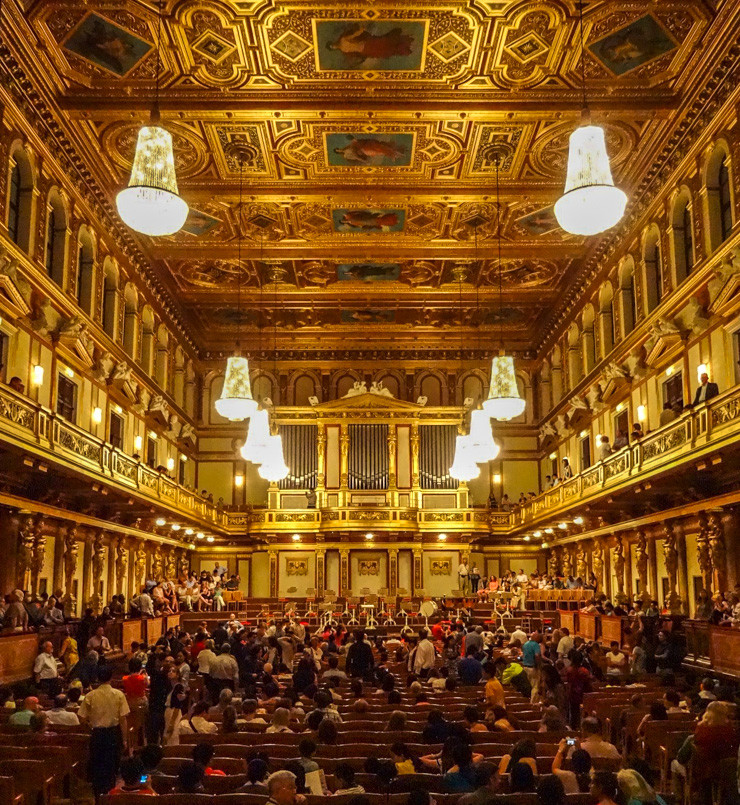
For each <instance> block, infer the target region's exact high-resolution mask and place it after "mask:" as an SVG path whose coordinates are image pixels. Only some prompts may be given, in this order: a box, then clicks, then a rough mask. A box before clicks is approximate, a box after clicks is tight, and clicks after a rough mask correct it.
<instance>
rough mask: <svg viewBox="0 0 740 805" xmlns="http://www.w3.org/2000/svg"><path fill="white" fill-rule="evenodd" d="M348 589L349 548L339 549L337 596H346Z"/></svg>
mask: <svg viewBox="0 0 740 805" xmlns="http://www.w3.org/2000/svg"><path fill="white" fill-rule="evenodd" d="M349 589H351V588H350V574H349V548H340V549H339V589H338V590H337V595H346V594H347V590H349Z"/></svg>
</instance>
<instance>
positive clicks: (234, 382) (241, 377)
mask: <svg viewBox="0 0 740 805" xmlns="http://www.w3.org/2000/svg"><path fill="white" fill-rule="evenodd" d="M256 410H257V402H256V401H255V400H254V398H253V397H252V386H251V384H250V382H249V361H248V360H247V359H246V358H243V357H242V356H241V355H232V356H231V357H230V358H229V359H228V360H227V361H226V377H225V378H224V387H223V390H222V391H221V397H220V398H219V399H218V400H216V411H217V412H218V413H219V415H220V416H222V417H225V418H226V419H230V420H231V421H232V422H241V421H242V420H243V419H247V418H248V417H250V416H252V414H254V413H255V411H256Z"/></svg>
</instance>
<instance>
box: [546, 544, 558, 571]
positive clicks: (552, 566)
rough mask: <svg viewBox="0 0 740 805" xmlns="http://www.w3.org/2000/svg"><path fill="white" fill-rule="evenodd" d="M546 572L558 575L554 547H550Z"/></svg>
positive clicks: (556, 556)
mask: <svg viewBox="0 0 740 805" xmlns="http://www.w3.org/2000/svg"><path fill="white" fill-rule="evenodd" d="M547 572H548V573H549V574H550V575H551V576H557V575H558V555H557V552H556V551H555V548H550V555H549V556H548V558H547Z"/></svg>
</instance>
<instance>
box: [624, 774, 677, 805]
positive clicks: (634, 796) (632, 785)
mask: <svg viewBox="0 0 740 805" xmlns="http://www.w3.org/2000/svg"><path fill="white" fill-rule="evenodd" d="M617 782H618V783H619V790H620V791H621V792H622V796H623V797H624V801H625V803H626V805H653V803H655V805H665V800H663V798H662V797H661V796H660V794H656V793H655V790H654V789H653V787H652V786H651V785H650V784H649V783H648V781H647V780H646V779H645V778H644V777H643V776H642V775H641V774H640V773H639V772H636V771H635V770H634V769H622V770H621V771H620V772H619V773H618V774H617Z"/></svg>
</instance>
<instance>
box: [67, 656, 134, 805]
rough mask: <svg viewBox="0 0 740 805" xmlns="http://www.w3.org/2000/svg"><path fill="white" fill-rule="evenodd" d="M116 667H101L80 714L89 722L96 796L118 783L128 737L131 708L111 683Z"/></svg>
mask: <svg viewBox="0 0 740 805" xmlns="http://www.w3.org/2000/svg"><path fill="white" fill-rule="evenodd" d="M112 677H113V669H112V668H111V667H110V666H109V665H104V666H102V667H101V668H100V669H99V671H98V679H99V680H100V685H99V687H97V688H96V689H95V690H93V691H92V692H91V693H88V694H87V696H85V700H84V701H83V702H82V704H81V705H80V710H79V716H80V718H81V719H82V720H83V721H87V722H88V723H89V724H90V727H91V731H90V765H89V769H90V782H91V783H92V787H93V791H94V793H95V795H96V797H98V796H100V795H102V794H107V793H108V791H110V790H111V788H113V786H115V784H116V775H117V773H118V766H119V764H120V761H121V750H122V749H125V748H126V745H127V741H128V737H127V736H128V723H127V718H126V717H127V716H128V714H129V712H130V710H129V706H128V702H127V701H126V696H125V695H124V693H123V691H122V690H118V689H116V688H114V687H111V684H110V681H111V678H112Z"/></svg>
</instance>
